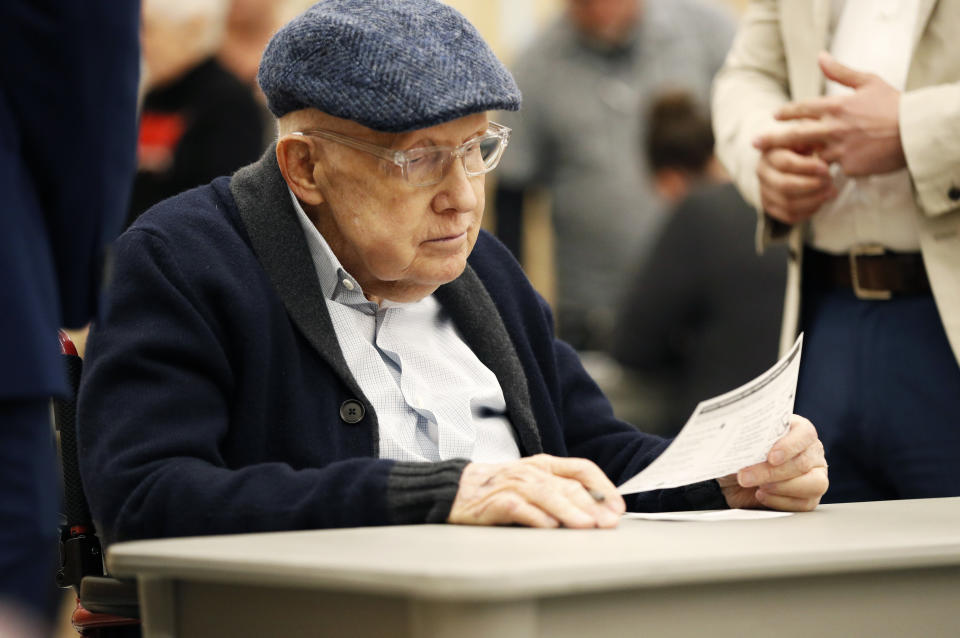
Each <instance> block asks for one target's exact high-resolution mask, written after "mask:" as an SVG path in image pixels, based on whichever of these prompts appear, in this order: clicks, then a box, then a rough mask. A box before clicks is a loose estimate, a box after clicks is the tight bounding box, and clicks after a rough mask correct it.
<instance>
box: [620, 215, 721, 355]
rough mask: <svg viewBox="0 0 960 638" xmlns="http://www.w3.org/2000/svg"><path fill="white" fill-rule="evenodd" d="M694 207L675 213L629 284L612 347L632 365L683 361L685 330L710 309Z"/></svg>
mask: <svg viewBox="0 0 960 638" xmlns="http://www.w3.org/2000/svg"><path fill="white" fill-rule="evenodd" d="M693 212H694V211H692V210H691V209H690V208H687V207H683V206H681V207H680V208H679V209H678V210H676V211H674V212H673V213H671V216H670V218H669V219H668V221H667V223H666V225H665V226H664V228H663V231H662V232H661V234H660V236H659V237H658V238H657V241H656V242H655V244H654V247H653V251H652V252H651V254H650V256H649V258H648V259H647V260H646V261H644V262H642V263H641V265H640V268H639V270H638V271H637V274H636V275H635V276H634V278H633V279H632V280H631V281H629V283H628V284H627V288H626V291H625V294H624V295H623V297H622V300H621V303H620V308H619V310H618V316H617V324H616V329H615V333H614V340H613V351H612V352H611V354H612V355H613V357H614V358H615V359H616V360H617V361H619V362H620V363H622V364H623V365H625V366H627V367H630V368H635V369H637V370H642V371H645V372H657V371H662V370H664V369H666V368H673V367H676V366H679V365H681V363H682V362H681V361H680V360H681V359H682V357H683V351H684V347H683V346H684V343H683V342H684V339H685V335H686V334H687V333H688V332H689V331H690V330H691V329H692V327H693V326H694V325H695V324H696V323H697V322H698V321H699V317H700V315H701V314H702V313H703V312H704V308H703V306H704V304H705V303H706V299H707V297H708V295H706V294H704V291H703V289H702V286H703V276H702V272H701V270H702V269H701V266H700V264H701V261H702V256H701V255H700V254H699V253H698V251H699V245H700V241H699V236H700V228H698V223H699V221H698V219H697V218H696V216H692V215H691V213H693Z"/></svg>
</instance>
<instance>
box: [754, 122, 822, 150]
mask: <svg viewBox="0 0 960 638" xmlns="http://www.w3.org/2000/svg"><path fill="white" fill-rule="evenodd" d="M835 128H836V127H835V126H834V125H833V124H830V123H826V122H822V121H820V120H804V121H802V122H796V123H794V124H793V125H792V126H789V127H786V128H783V129H780V130H776V131H770V132H768V133H764V134H763V135H760V136H759V137H758V138H757V139H755V140H754V141H753V146H754V147H755V148H757V149H759V150H761V151H766V150H769V149H773V148H788V149H794V148H809V147H822V146H825V145H826V144H827V143H828V142H830V141H831V140H832V139H833V137H834V135H835Z"/></svg>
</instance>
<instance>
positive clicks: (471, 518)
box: [447, 454, 626, 528]
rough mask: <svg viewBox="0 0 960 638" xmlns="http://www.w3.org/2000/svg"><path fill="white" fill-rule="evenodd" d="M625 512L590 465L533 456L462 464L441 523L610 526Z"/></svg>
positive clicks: (610, 485) (608, 484)
mask: <svg viewBox="0 0 960 638" xmlns="http://www.w3.org/2000/svg"><path fill="white" fill-rule="evenodd" d="M625 510H626V504H625V503H624V502H623V498H622V497H621V496H620V494H618V493H617V488H616V487H614V485H613V483H611V482H610V480H609V479H608V478H607V477H606V475H605V474H604V473H603V471H602V470H601V469H600V468H599V467H597V466H596V465H594V464H593V463H592V462H591V461H588V460H586V459H571V458H560V457H556V456H549V455H547V454H538V455H537V456H532V457H528V458H523V459H520V460H518V461H510V462H508V463H470V464H469V465H467V466H466V467H465V468H464V470H463V474H462V475H461V477H460V488H459V489H458V490H457V497H456V498H455V499H454V501H453V507H451V509H450V516H449V518H448V519H447V521H448V522H450V523H461V524H467V525H510V524H520V525H529V526H530V527H558V526H561V525H562V526H564V527H580V528H584V527H616V525H617V522H618V521H619V520H620V515H621V514H623V512H624V511H625Z"/></svg>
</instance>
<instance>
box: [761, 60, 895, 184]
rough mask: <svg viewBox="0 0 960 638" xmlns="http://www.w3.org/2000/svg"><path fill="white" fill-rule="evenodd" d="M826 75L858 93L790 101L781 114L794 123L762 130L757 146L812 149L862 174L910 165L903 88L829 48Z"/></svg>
mask: <svg viewBox="0 0 960 638" xmlns="http://www.w3.org/2000/svg"><path fill="white" fill-rule="evenodd" d="M819 62H820V68H821V69H822V70H823V73H824V75H825V76H826V77H827V78H829V79H831V80H833V81H834V82H838V83H839V84H842V85H844V86H847V87H850V88H852V89H853V93H850V94H845V95H831V96H827V97H818V98H813V99H809V100H803V101H799V102H792V103H790V104H786V105H784V106H783V107H781V109H780V110H779V111H778V112H777V113H776V118H777V119H778V120H781V121H791V122H793V123H794V124H793V126H789V127H785V128H782V129H778V130H777V131H772V132H770V133H766V134H764V135H761V136H760V137H758V138H757V139H756V140H755V141H754V146H755V147H757V148H758V149H760V151H761V152H764V151H768V150H770V149H774V148H781V149H809V150H811V151H813V152H814V153H815V154H816V156H817V157H819V158H820V159H822V160H823V161H825V162H827V163H828V164H833V163H837V164H839V165H840V167H841V168H842V169H843V172H844V174H846V175H849V176H852V177H856V176H863V175H878V174H881V173H889V172H891V171H895V170H898V169H901V168H903V167H905V166H906V158H905V156H904V153H903V146H902V143H901V141H900V119H899V118H900V92H899V91H898V90H897V89H895V88H893V87H892V86H891V85H890V84H888V83H887V82H885V81H884V80H883V79H882V78H881V77H880V76H878V75H875V74H873V73H865V72H862V71H857V70H855V69H851V68H850V67H847V66H844V65H843V64H840V63H839V62H837V61H836V60H835V59H834V58H833V57H832V56H831V55H830V54H828V53H826V52H824V53H821V54H820V58H819Z"/></svg>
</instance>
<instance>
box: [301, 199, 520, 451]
mask: <svg viewBox="0 0 960 638" xmlns="http://www.w3.org/2000/svg"><path fill="white" fill-rule="evenodd" d="M290 197H291V199H292V200H293V205H294V208H295V209H296V211H297V216H298V218H299V220H300V225H301V227H302V228H303V234H304V236H305V237H306V240H307V246H308V247H309V249H310V255H311V257H312V258H313V263H314V267H315V268H316V271H317V278H318V279H319V281H320V288H321V290H322V291H323V296H324V298H325V300H326V302H327V310H328V311H329V313H330V319H331V321H332V322H333V327H334V330H335V331H336V333H337V340H338V341H339V343H340V349H341V350H342V351H343V356H344V358H345V359H346V362H347V366H348V367H349V368H350V372H352V373H353V376H354V377H355V378H356V380H357V383H358V384H359V385H360V389H361V390H363V393H364V394H365V395H366V397H367V399H369V401H370V403H371V404H372V405H373V409H374V410H375V411H376V413H377V419H378V421H379V424H380V457H381V458H389V459H396V460H398V461H442V460H446V459H451V458H467V459H471V460H474V461H482V462H500V461H509V460H514V459H518V458H520V450H519V448H518V447H517V442H516V439H515V437H514V432H513V428H512V427H511V425H510V421H509V420H508V419H507V416H506V401H505V399H504V397H503V390H502V389H501V388H500V382H499V381H498V380H497V377H496V376H495V375H494V374H493V372H491V371H490V369H489V368H487V367H486V366H485V365H484V364H483V363H482V362H481V361H480V360H479V359H478V358H477V356H476V355H475V354H474V353H473V351H472V350H470V347H469V346H467V344H466V342H465V341H464V340H463V338H462V337H461V336H460V334H459V332H458V331H457V329H456V327H455V326H454V325H453V322H452V321H451V320H450V318H449V317H448V316H447V315H446V314H445V313H444V312H442V309H441V307H440V304H439V303H438V302H437V300H436V298H434V297H433V295H430V296H428V297H425V298H423V299H421V300H420V301H416V302H412V303H399V302H394V301H390V300H384V302H383V303H382V304H381V305H379V306H378V305H377V304H376V303H374V302H372V301H369V300H368V299H367V298H366V297H365V296H364V294H363V290H361V288H360V284H359V283H358V282H357V280H356V279H354V278H353V276H352V275H350V273H348V272H347V271H346V270H344V268H343V266H342V265H341V264H340V260H339V259H337V256H336V255H334V254H333V251H332V250H331V249H330V246H329V245H328V244H327V242H326V240H325V239H324V238H323V235H321V234H320V232H319V231H318V230H317V228H316V227H315V226H314V225H313V222H311V221H310V218H309V217H307V214H306V212H304V210H303V207H302V206H301V205H300V202H299V201H298V200H297V198H296V197H295V196H294V195H293V192H290Z"/></svg>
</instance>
